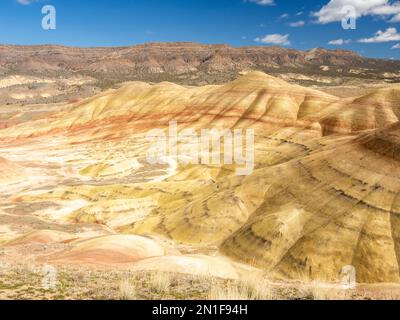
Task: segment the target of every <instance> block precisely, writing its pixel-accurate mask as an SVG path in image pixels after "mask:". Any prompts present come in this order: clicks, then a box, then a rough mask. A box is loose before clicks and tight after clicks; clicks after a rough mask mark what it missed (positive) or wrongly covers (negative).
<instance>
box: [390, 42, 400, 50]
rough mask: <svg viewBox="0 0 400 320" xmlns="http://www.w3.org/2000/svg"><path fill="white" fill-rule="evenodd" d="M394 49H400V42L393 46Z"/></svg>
mask: <svg viewBox="0 0 400 320" xmlns="http://www.w3.org/2000/svg"><path fill="white" fill-rule="evenodd" d="M392 49H400V43H398V44H395V45H394V46H393V47H392Z"/></svg>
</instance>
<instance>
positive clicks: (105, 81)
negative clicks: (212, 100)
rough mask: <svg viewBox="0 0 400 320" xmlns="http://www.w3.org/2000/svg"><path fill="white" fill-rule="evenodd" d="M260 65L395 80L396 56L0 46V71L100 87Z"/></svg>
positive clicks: (211, 78) (213, 78)
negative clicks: (90, 81)
mask: <svg viewBox="0 0 400 320" xmlns="http://www.w3.org/2000/svg"><path fill="white" fill-rule="evenodd" d="M249 70H258V71H263V72H267V73H268V74H271V75H275V76H279V77H281V78H284V80H286V81H289V82H295V83H299V84H302V85H315V86H333V85H346V84H351V83H354V82H357V81H360V80H361V81H362V82H364V81H368V82H384V83H398V82H400V61H397V60H387V59H372V58H366V57H363V56H361V55H359V54H358V53H355V52H352V51H347V50H327V49H322V48H315V49H311V50H309V51H300V50H295V49H287V48H283V47H267V46H254V47H240V48H234V47H231V46H228V45H208V44H197V43H190V42H176V43H147V44H141V45H136V46H132V47H97V48H81V47H66V46H59V45H36V46H16V45H1V46H0V76H1V77H5V76H10V75H16V74H18V75H29V76H46V77H49V76H51V77H71V76H74V75H83V76H90V77H93V78H95V79H96V80H97V81H98V82H101V87H102V88H104V87H107V86H109V85H112V84H115V83H119V82H122V81H129V80H140V81H148V82H160V81H172V82H176V83H180V84H185V85H204V84H220V83H225V82H227V81H231V80H233V79H235V78H237V76H238V75H239V74H240V73H241V72H244V71H249Z"/></svg>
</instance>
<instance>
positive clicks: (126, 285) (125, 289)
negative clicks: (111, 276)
mask: <svg viewBox="0 0 400 320" xmlns="http://www.w3.org/2000/svg"><path fill="white" fill-rule="evenodd" d="M119 297H120V299H121V300H137V290H136V286H135V284H134V283H133V282H132V281H131V280H129V279H124V280H122V281H121V283H120V285H119Z"/></svg>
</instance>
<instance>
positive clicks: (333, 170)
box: [222, 123, 400, 282]
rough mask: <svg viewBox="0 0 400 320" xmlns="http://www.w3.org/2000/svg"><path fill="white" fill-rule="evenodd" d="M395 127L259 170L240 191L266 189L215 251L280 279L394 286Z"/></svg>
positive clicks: (397, 227) (398, 141) (399, 183)
mask: <svg viewBox="0 0 400 320" xmlns="http://www.w3.org/2000/svg"><path fill="white" fill-rule="evenodd" d="M399 152H400V124H399V123H398V124H396V125H394V126H392V127H391V128H389V129H387V130H383V131H378V132H374V133H370V134H365V135H362V136H360V137H359V138H356V139H354V140H351V141H349V142H346V143H341V144H339V145H338V144H333V145H332V146H331V147H327V148H325V150H322V151H319V152H317V153H315V154H311V155H310V156H307V157H304V158H301V159H295V160H292V161H289V162H287V163H285V164H282V165H279V166H275V167H272V168H268V169H263V170H261V171H258V172H256V173H255V174H254V175H253V176H251V177H248V178H246V179H245V180H244V181H243V182H242V185H243V187H245V186H247V185H249V186H253V185H254V184H256V183H257V184H258V185H259V186H260V188H262V186H264V188H265V189H268V191H267V193H266V195H265V198H264V200H263V202H262V204H261V205H259V206H258V207H257V208H256V210H255V211H254V213H253V214H252V215H251V216H250V218H249V219H248V221H247V222H246V224H245V225H244V226H243V227H242V228H240V230H238V231H237V232H235V233H234V234H233V235H232V236H230V237H229V238H228V239H227V240H226V241H225V242H224V244H223V245H222V249H223V251H224V252H225V253H227V254H228V255H230V256H233V257H236V258H237V259H240V260H245V261H248V262H252V261H255V262H256V263H257V264H259V265H261V266H263V267H265V268H267V269H268V270H271V271H275V272H276V273H277V274H279V275H281V276H283V277H289V278H294V279H296V278H299V277H304V278H305V279H323V280H334V279H338V272H339V271H340V270H341V268H342V267H343V266H345V265H353V266H354V267H355V268H356V270H357V279H358V281H360V282H398V281H399V280H400V277H399V254H400V248H399V244H400V238H399V235H400V234H399V231H400V224H399V222H400V220H399V214H400V198H399V196H398V195H399V191H400V180H399V179H400V163H399Z"/></svg>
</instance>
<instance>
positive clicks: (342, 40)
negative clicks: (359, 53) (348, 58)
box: [328, 39, 351, 46]
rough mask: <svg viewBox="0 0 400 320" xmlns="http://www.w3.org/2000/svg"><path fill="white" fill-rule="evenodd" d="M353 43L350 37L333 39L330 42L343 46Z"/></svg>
mask: <svg viewBox="0 0 400 320" xmlns="http://www.w3.org/2000/svg"><path fill="white" fill-rule="evenodd" d="M348 43H351V40H350V39H347V40H344V39H336V40H331V41H329V42H328V44H330V45H333V46H342V45H344V44H348Z"/></svg>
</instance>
